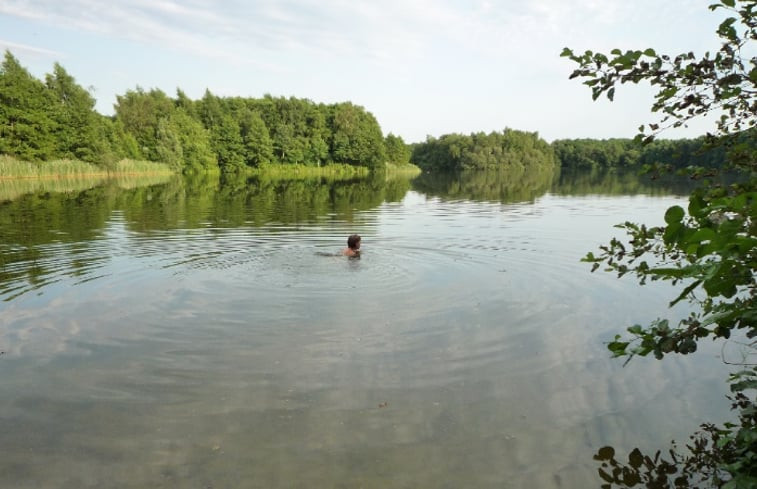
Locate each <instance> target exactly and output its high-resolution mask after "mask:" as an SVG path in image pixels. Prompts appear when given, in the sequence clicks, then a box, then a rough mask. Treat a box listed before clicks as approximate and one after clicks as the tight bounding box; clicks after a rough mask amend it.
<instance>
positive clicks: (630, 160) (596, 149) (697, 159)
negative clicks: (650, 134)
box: [552, 137, 726, 170]
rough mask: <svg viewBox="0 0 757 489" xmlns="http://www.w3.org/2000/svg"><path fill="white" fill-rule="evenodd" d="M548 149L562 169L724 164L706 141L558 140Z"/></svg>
mask: <svg viewBox="0 0 757 489" xmlns="http://www.w3.org/2000/svg"><path fill="white" fill-rule="evenodd" d="M552 148H553V149H554V151H555V155H556V157H557V159H558V160H559V162H560V166H561V167H562V168H566V169H578V170H596V169H611V168H615V169H619V168H640V167H642V166H643V165H667V166H670V167H672V168H684V167H687V166H699V167H704V168H718V167H721V166H723V164H724V162H725V161H726V153H725V149H724V148H723V147H718V148H716V149H709V148H708V146H707V139H706V138H705V137H699V138H695V139H676V140H669V139H656V140H654V141H652V142H651V143H649V144H646V145H642V144H641V143H639V142H638V141H635V140H633V139H559V140H555V141H553V142H552Z"/></svg>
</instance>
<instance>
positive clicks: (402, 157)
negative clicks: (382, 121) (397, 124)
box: [384, 133, 410, 165]
mask: <svg viewBox="0 0 757 489" xmlns="http://www.w3.org/2000/svg"><path fill="white" fill-rule="evenodd" d="M384 147H385V148H386V161H388V162H389V163H393V164H395V165H407V164H408V163H410V148H409V147H408V146H407V144H405V141H404V140H403V139H402V136H395V135H394V134H392V133H389V134H387V135H386V138H384Z"/></svg>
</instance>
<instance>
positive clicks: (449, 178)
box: [413, 168, 556, 203]
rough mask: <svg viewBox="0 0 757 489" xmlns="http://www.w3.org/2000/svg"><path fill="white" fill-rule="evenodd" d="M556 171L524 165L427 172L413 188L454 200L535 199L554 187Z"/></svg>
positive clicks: (499, 200)
mask: <svg viewBox="0 0 757 489" xmlns="http://www.w3.org/2000/svg"><path fill="white" fill-rule="evenodd" d="M555 174H556V171H554V170H552V169H547V170H542V171H531V172H525V171H524V170H523V169H520V168H515V169H513V170H501V171H465V172H459V173H433V174H430V173H424V174H421V175H420V176H419V177H418V178H416V179H415V180H413V188H414V189H415V190H417V191H419V192H423V193H425V194H427V195H433V196H438V197H442V198H444V199H450V200H462V199H466V200H478V201H481V200H483V201H493V202H502V203H510V202H531V201H533V200H534V199H535V198H536V197H539V196H541V195H544V193H546V192H547V191H548V190H549V189H550V187H551V186H552V182H553V181H554V179H555Z"/></svg>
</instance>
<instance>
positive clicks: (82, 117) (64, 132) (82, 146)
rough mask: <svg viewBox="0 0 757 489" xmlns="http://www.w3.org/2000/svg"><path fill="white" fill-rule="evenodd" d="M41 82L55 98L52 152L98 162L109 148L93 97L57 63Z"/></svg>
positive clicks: (66, 156) (65, 156)
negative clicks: (54, 145)
mask: <svg viewBox="0 0 757 489" xmlns="http://www.w3.org/2000/svg"><path fill="white" fill-rule="evenodd" d="M45 84H46V86H47V89H48V90H49V92H50V93H51V94H52V96H53V97H54V99H55V104H54V105H53V106H52V117H53V118H54V119H55V121H56V125H55V134H54V135H55V142H56V156H59V157H63V158H71V159H79V160H83V161H89V162H91V163H98V162H101V161H102V158H103V157H104V156H105V155H106V154H108V153H109V152H110V148H108V147H107V146H106V145H105V141H106V140H103V139H102V138H101V131H100V129H101V123H100V120H99V119H100V118H101V117H102V116H100V114H98V113H97V112H95V99H94V97H92V95H90V93H89V92H88V91H87V90H85V89H84V88H82V87H81V86H79V85H78V84H77V83H76V80H75V79H74V77H72V76H71V75H69V74H68V73H67V72H66V70H65V69H64V68H63V67H62V66H61V65H60V64H58V63H55V65H54V67H53V72H52V74H48V75H47V76H46V77H45Z"/></svg>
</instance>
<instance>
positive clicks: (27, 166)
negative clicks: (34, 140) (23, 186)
mask: <svg viewBox="0 0 757 489" xmlns="http://www.w3.org/2000/svg"><path fill="white" fill-rule="evenodd" d="M171 173H174V172H173V170H171V169H170V168H169V167H168V166H166V165H164V164H162V163H154V162H151V161H138V160H121V161H119V162H117V163H116V164H114V165H112V166H111V167H107V168H106V167H101V166H96V165H93V164H91V163H85V162H83V161H78V160H53V161H45V162H39V163H38V162H30V161H21V160H19V159H17V158H14V157H12V156H7V155H0V179H2V180H8V179H29V178H31V179H39V178H74V177H84V176H99V175H102V176H108V175H117V174H171Z"/></svg>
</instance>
